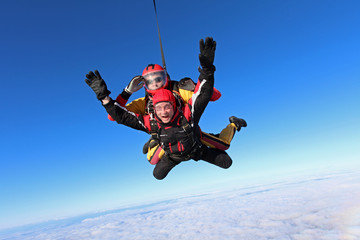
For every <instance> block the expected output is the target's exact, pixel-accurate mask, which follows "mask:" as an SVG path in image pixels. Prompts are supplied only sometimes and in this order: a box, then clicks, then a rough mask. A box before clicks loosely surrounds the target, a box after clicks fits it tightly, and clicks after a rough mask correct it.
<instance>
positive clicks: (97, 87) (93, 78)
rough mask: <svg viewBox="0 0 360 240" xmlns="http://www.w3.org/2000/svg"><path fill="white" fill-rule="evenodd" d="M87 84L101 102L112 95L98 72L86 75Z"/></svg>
mask: <svg viewBox="0 0 360 240" xmlns="http://www.w3.org/2000/svg"><path fill="white" fill-rule="evenodd" d="M85 82H86V84H87V85H89V87H91V89H92V90H93V91H94V92H95V94H96V97H97V99H99V100H100V101H101V100H103V99H104V98H105V97H106V96H109V94H110V93H111V92H110V91H109V90H108V89H107V86H106V83H105V81H104V79H102V78H101V75H100V73H99V71H98V70H95V73H93V72H92V71H90V72H89V73H88V74H86V79H85Z"/></svg>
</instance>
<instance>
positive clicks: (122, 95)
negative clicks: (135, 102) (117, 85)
mask: <svg viewBox="0 0 360 240" xmlns="http://www.w3.org/2000/svg"><path fill="white" fill-rule="evenodd" d="M120 95H121V97H122V98H123V99H124V100H129V98H130V96H131V94H130V93H128V92H127V91H125V89H124V90H123V91H122V93H121V94H120Z"/></svg>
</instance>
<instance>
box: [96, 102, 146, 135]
mask: <svg viewBox="0 0 360 240" xmlns="http://www.w3.org/2000/svg"><path fill="white" fill-rule="evenodd" d="M103 106H104V108H105V109H106V111H107V112H108V114H109V115H110V116H111V117H112V118H113V119H114V120H115V121H116V122H117V123H119V124H122V125H125V126H128V127H131V128H133V129H136V130H141V131H144V132H146V133H149V131H148V130H147V128H146V127H145V124H144V117H143V116H142V115H137V114H135V113H133V112H130V111H128V110H127V109H126V108H124V107H121V106H120V104H118V103H117V102H115V101H114V100H112V99H111V100H110V102H109V103H108V104H106V105H103Z"/></svg>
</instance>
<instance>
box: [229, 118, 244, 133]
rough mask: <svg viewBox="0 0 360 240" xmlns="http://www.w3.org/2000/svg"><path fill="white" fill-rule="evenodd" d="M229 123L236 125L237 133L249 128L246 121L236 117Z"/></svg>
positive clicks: (230, 119)
mask: <svg viewBox="0 0 360 240" xmlns="http://www.w3.org/2000/svg"><path fill="white" fill-rule="evenodd" d="M229 121H230V122H231V123H234V124H235V126H236V131H240V129H241V128H242V127H246V126H247V123H246V121H245V120H244V119H242V118H237V117H235V116H232V117H229Z"/></svg>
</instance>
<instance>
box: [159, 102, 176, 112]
mask: <svg viewBox="0 0 360 240" xmlns="http://www.w3.org/2000/svg"><path fill="white" fill-rule="evenodd" d="M171 108H172V105H171V103H168V104H166V105H164V106H155V111H156V112H157V113H159V112H165V111H170V110H171Z"/></svg>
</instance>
